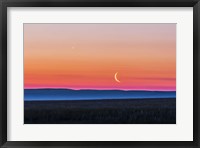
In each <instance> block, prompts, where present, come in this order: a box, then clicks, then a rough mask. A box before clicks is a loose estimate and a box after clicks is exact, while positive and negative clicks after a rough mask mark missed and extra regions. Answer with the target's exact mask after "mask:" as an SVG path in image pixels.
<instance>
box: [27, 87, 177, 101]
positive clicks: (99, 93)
mask: <svg viewBox="0 0 200 148" xmlns="http://www.w3.org/2000/svg"><path fill="white" fill-rule="evenodd" d="M148 98H149V99H150V98H176V91H135V90H134V91H124V90H71V89H25V90H24V100H25V101H44V100H102V99H148Z"/></svg>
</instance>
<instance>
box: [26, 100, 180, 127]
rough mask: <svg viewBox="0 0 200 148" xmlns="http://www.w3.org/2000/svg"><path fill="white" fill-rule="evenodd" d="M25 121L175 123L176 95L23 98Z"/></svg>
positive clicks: (50, 122)
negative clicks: (96, 98) (59, 99)
mask: <svg viewBox="0 0 200 148" xmlns="http://www.w3.org/2000/svg"><path fill="white" fill-rule="evenodd" d="M24 108H25V110H24V123H25V124H175V123H176V99H175V98H174V99H172V98H169V99H126V100H124V99H123V100H90V101H83V100H82V101H25V103H24Z"/></svg>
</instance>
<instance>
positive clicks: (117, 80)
mask: <svg viewBox="0 0 200 148" xmlns="http://www.w3.org/2000/svg"><path fill="white" fill-rule="evenodd" d="M117 74H118V72H116V73H115V81H117V82H118V83H120V81H119V80H118V79H117Z"/></svg>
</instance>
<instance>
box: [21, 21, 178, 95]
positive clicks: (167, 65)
mask: <svg viewBox="0 0 200 148" xmlns="http://www.w3.org/2000/svg"><path fill="white" fill-rule="evenodd" d="M117 72H118V74H117V79H118V80H119V81H120V82H117V81H116V79H115V77H114V76H115V74H116V73H117ZM24 88H25V89H28V88H29V89H30V88H33V89H35V88H69V89H122V90H164V91H171V90H173V91H174V90H176V24H24Z"/></svg>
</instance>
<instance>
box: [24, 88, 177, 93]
mask: <svg viewBox="0 0 200 148" xmlns="http://www.w3.org/2000/svg"><path fill="white" fill-rule="evenodd" d="M28 89H29V90H37V89H55V90H56V89H64V90H77V91H78V90H97V91H98V90H100V91H101V90H104V91H105V90H107V91H109V90H120V91H166V92H169V91H174V92H176V90H156V89H155V90H154V89H72V88H45V87H44V88H24V90H28Z"/></svg>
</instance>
